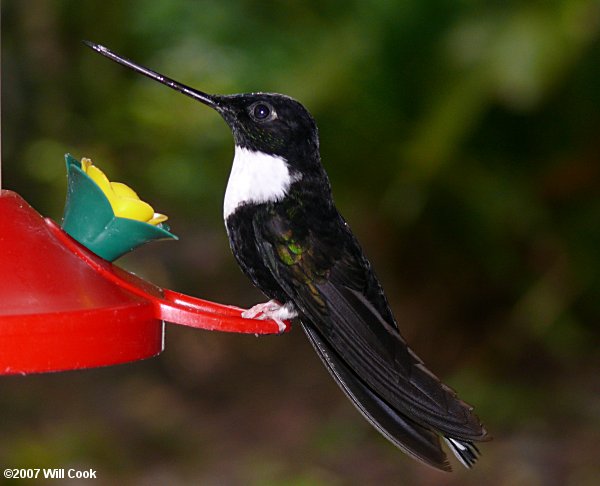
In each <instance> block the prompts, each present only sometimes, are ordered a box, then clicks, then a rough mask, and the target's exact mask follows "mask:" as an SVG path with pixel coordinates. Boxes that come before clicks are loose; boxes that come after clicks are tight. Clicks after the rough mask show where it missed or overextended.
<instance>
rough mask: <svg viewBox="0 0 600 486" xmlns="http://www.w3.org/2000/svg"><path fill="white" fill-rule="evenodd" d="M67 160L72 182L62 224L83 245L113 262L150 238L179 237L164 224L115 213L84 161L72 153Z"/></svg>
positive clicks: (69, 183)
mask: <svg viewBox="0 0 600 486" xmlns="http://www.w3.org/2000/svg"><path fill="white" fill-rule="evenodd" d="M65 160H66V164H67V177H68V182H67V200H66V203H65V211H64V216H63V223H62V228H63V229H64V230H65V231H66V232H67V233H68V234H69V235H70V236H71V237H72V238H74V239H75V240H77V241H78V242H79V243H81V244H82V245H83V246H85V247H86V248H88V249H89V250H91V251H93V252H94V253H95V254H96V255H98V256H100V257H102V258H104V259H105V260H108V261H110V262H111V261H114V260H116V259H117V258H119V257H120V256H123V255H124V254H126V253H128V252H130V251H131V250H133V249H134V248H137V247H138V246H140V245H143V244H144V243H147V242H149V241H153V240H166V239H175V240H176V239H178V238H177V236H175V235H174V234H172V233H170V232H169V231H167V230H166V229H165V227H164V226H163V225H156V226H155V225H152V224H149V223H144V222H141V221H136V220H134V219H127V218H120V217H117V216H115V213H114V211H113V209H112V207H111V205H110V203H109V201H108V198H107V197H106V196H105V194H104V193H103V192H102V189H100V187H99V186H98V185H97V184H96V183H95V182H94V181H93V180H92V179H91V178H90V177H89V176H88V175H87V174H86V173H85V172H83V170H82V169H81V163H80V162H79V161H78V160H77V159H75V158H74V157H73V156H71V155H70V154H67V155H65Z"/></svg>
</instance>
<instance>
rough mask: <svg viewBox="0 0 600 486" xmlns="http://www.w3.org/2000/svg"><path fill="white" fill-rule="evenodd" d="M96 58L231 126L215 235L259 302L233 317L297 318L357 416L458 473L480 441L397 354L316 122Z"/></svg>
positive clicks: (435, 384) (449, 400) (275, 100)
mask: <svg viewBox="0 0 600 486" xmlns="http://www.w3.org/2000/svg"><path fill="white" fill-rule="evenodd" d="M86 44H87V45H88V46H90V47H91V48H92V49H94V50H95V51H97V52H99V53H100V54H102V55H104V56H106V57H108V58H109V59H112V60H113V61H116V62H118V63H120V64H123V65H124V66H126V67H128V68H130V69H133V70H134V71H137V72H138V73H141V74H144V75H146V76H148V77H150V78H152V79H154V80H156V81H158V82H159V83H162V84H165V85H167V86H169V87H171V88H173V89H175V90H177V91H179V92H181V93H183V94H185V95H187V96H190V97H191V98H194V99H195V100H197V101H200V102H201V103H203V104H205V105H207V106H209V107H211V108H213V109H214V110H215V111H216V112H217V113H219V114H220V115H221V116H222V117H223V119H224V120H225V122H226V123H227V124H228V125H229V127H230V128H231V131H232V133H233V138H234V141H235V156H234V159H233V166H232V169H231V174H230V176H229V182H228V184H227V189H226V191H225V200H224V211H223V216H224V220H225V227H226V230H227V235H228V237H229V243H230V246H231V250H232V252H233V254H234V256H235V259H236V260H237V262H238V264H239V265H240V267H241V269H242V270H243V272H244V273H245V274H246V275H247V276H248V277H249V278H250V280H251V281H252V282H253V283H254V285H256V286H257V287H258V288H259V289H260V290H261V291H262V292H263V293H264V294H265V295H266V296H267V297H268V298H269V299H270V300H269V302H267V303H265V304H259V305H257V306H255V307H253V308H252V309H250V310H249V311H246V313H245V314H244V316H245V317H258V318H261V317H263V318H271V319H274V320H275V321H276V322H279V323H282V322H283V320H287V319H298V320H299V321H300V323H301V325H302V328H303V329H304V331H305V333H306V335H307V336H308V339H309V341H310V342H311V343H312V345H313V347H314V349H315V351H316V352H317V354H318V355H319V357H320V358H321V360H322V361H323V363H324V364H325V366H326V368H327V369H328V370H329V372H330V373H331V376H332V377H333V378H334V380H335V381H336V382H337V384H338V385H339V386H340V387H341V389H342V390H343V392H344V393H345V394H346V395H347V396H348V398H349V399H350V400H351V401H352V403H353V404H354V405H355V406H356V408H357V409H358V410H359V411H360V412H361V413H362V414H363V415H364V417H365V418H366V419H367V420H368V421H369V422H370V423H371V424H372V425H373V426H374V427H375V428H376V429H377V430H379V432H381V433H382V434H383V435H384V436H385V437H386V438H387V439H388V440H390V441H391V442H392V443H394V444H395V445H396V446H398V447H399V448H400V449H401V450H403V451H404V452H406V453H408V454H410V455H411V456H413V457H415V458H417V459H419V460H421V461H423V462H424V463H426V464H429V465H430V466H433V467H436V468H439V469H442V470H451V467H450V464H449V462H448V459H447V457H446V454H445V452H444V450H443V449H442V447H441V442H440V438H443V439H445V441H446V442H447V444H448V445H449V447H450V449H451V450H452V452H454V454H455V455H456V457H457V458H458V459H459V460H460V462H462V463H463V464H464V465H465V466H467V467H470V466H472V465H473V464H474V463H475V461H476V460H477V457H478V454H479V451H478V449H477V447H476V446H475V444H474V442H475V441H483V440H486V439H488V436H487V432H486V430H485V428H484V427H483V426H482V425H481V423H480V422H479V419H478V418H477V416H476V415H475V414H474V413H473V411H472V407H471V406H469V405H468V404H466V403H465V402H463V401H461V400H460V399H459V398H458V397H457V395H456V393H455V392H454V391H453V390H452V389H450V388H449V387H447V386H446V385H444V384H443V383H442V382H441V381H440V380H439V379H438V378H437V377H436V376H435V375H434V374H433V373H432V372H431V371H429V370H428V369H427V368H426V367H425V365H424V364H423V361H422V360H421V359H419V357H418V356H417V355H416V354H415V353H414V352H413V351H412V350H411V349H410V348H409V347H408V345H407V343H406V341H405V340H404V338H403V337H402V335H401V333H400V330H399V328H398V324H397V322H396V319H395V318H394V316H393V314H392V311H391V309H390V306H389V304H388V301H387V298H386V296H385V294H384V291H383V288H382V287H381V285H380V283H379V281H378V280H377V277H376V276H375V273H374V271H373V268H372V266H371V264H370V262H369V260H368V259H367V258H366V256H365V254H364V253H363V250H362V248H361V246H360V244H359V242H358V240H357V238H356V236H355V235H354V234H353V233H352V231H351V229H350V226H349V225H348V223H347V222H346V221H345V219H344V218H343V217H342V216H341V214H340V213H339V211H338V209H337V208H336V206H335V204H334V200H333V197H332V191H331V185H330V182H329V178H328V176H327V173H326V172H325V169H324V167H323V165H322V163H321V156H320V152H319V136H318V129H317V125H316V123H315V121H314V119H313V117H312V116H311V115H310V113H309V112H308V110H307V109H306V108H305V107H304V106H303V105H302V104H300V103H299V102H298V101H296V100H294V99H292V98H290V97H288V96H284V95H281V94H273V93H247V94H235V95H211V94H207V93H204V92H202V91H199V90H196V89H194V88H190V87H188V86H185V85H183V84H181V83H179V82H176V81H174V80H172V79H170V78H168V77H166V76H163V75H162V74H159V73H157V72H155V71H152V70H150V69H147V68H145V67H142V66H140V65H138V64H135V63H133V62H131V61H129V60H128V59H125V58H123V57H121V56H119V55H117V54H115V53H113V52H111V51H110V50H108V49H107V48H106V47H104V46H101V45H98V44H93V43H91V42H86Z"/></svg>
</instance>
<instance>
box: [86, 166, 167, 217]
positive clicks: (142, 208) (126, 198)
mask: <svg viewBox="0 0 600 486" xmlns="http://www.w3.org/2000/svg"><path fill="white" fill-rule="evenodd" d="M81 169H82V170H83V172H85V173H86V174H87V175H88V176H89V177H90V179H92V180H93V181H94V182H95V183H96V184H97V185H98V187H100V189H102V192H103V193H104V195H105V196H106V198H107V199H108V202H109V203H110V205H111V207H112V209H113V211H114V213H115V216H117V217H120V218H128V219H135V220H137V221H142V222H144V223H149V224H153V225H157V224H160V223H162V222H164V221H166V220H167V217H166V216H165V215H164V214H159V213H155V212H154V209H152V206H150V204H148V203H147V202H144V201H142V200H141V199H140V197H139V196H138V195H137V193H136V192H135V191H134V190H133V189H132V188H131V187H129V186H127V185H125V184H122V183H121V182H110V181H109V180H108V177H106V175H104V172H102V171H101V170H100V169H99V168H98V167H96V166H95V165H94V164H93V163H92V160H91V159H86V158H83V159H81Z"/></svg>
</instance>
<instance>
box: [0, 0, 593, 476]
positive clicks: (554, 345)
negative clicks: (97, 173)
mask: <svg viewBox="0 0 600 486" xmlns="http://www.w3.org/2000/svg"><path fill="white" fill-rule="evenodd" d="M2 24H3V25H2V27H3V29H2V110H3V111H2V122H3V123H2V158H3V185H4V187H5V188H9V189H12V190H15V191H17V192H19V193H20V194H21V195H22V196H23V197H25V199H27V200H28V201H29V203H30V204H32V205H33V206H34V207H35V208H36V209H37V210H38V211H40V212H41V213H42V214H45V215H48V216H50V217H52V218H54V219H56V220H60V217H61V210H62V205H63V202H64V195H65V188H66V177H65V170H64V162H63V155H64V153H66V152H71V153H73V154H74V155H75V156H76V157H78V158H80V157H82V156H87V157H91V158H92V159H93V160H94V161H95V162H96V163H97V164H99V165H100V166H101V167H102V168H103V169H105V171H106V172H107V174H108V175H109V177H110V178H111V179H112V180H120V181H124V182H127V183H129V184H130V185H131V186H132V187H134V188H135V189H136V190H138V192H139V193H140V194H141V196H142V198H144V199H146V200H149V201H151V202H152V203H153V205H154V207H155V208H156V209H157V210H158V211H160V212H164V213H166V214H168V215H169V216H170V223H171V227H172V229H173V231H174V232H175V233H176V234H178V235H179V236H180V237H181V241H179V242H164V243H155V244H152V245H149V246H147V247H144V248H142V249H141V250H139V251H137V252H136V253H135V254H132V255H130V256H128V257H126V258H123V259H122V260H120V261H119V264H120V265H122V266H123V267H125V268H127V269H129V270H132V271H134V272H136V273H138V274H140V275H142V276H144V277H145V278H148V279H149V280H151V281H153V282H156V283H158V284H160V285H163V286H166V287H169V288H173V289H176V290H179V291H183V292H187V293H190V294H193V295H198V296H202V297H205V298H209V299H213V300H216V301H220V302H227V303H235V304H237V305H243V306H250V305H252V304H254V303H256V302H259V301H261V299H262V298H263V297H262V296H261V294H260V293H259V292H258V291H256V290H255V289H253V288H252V286H251V284H250V283H249V282H248V281H247V280H246V278H245V277H244V276H243V275H242V274H241V272H240V271H239V270H238V269H237V266H236V264H235V262H234V261H233V258H232V256H231V254H230V252H229V248H228V245H227V239H226V235H225V232H224V229H223V224H222V219H221V214H222V198H223V193H224V188H225V184H226V181H227V176H228V171H229V167H230V163H231V159H232V154H233V143H232V139H231V135H230V133H229V130H228V128H227V127H226V125H225V124H224V123H223V121H222V120H221V119H220V118H219V117H218V115H216V114H215V113H214V112H212V111H211V110H209V109H208V108H206V107H204V106H201V105H199V104H196V103H194V102H193V101H192V100H190V99H188V98H185V97H183V96H181V95H179V94H177V93H175V92H173V91H171V90H169V89H167V88H165V87H163V86H160V85H158V84H156V83H154V82H151V81H149V80H147V79H146V78H143V77H141V76H139V75H136V74H134V73H131V72H129V71H127V70H126V69H124V68H122V67H120V66H117V65H116V64H113V63H111V62H110V61H108V60H106V59H104V58H102V57H101V56H99V55H98V54H95V53H94V52H92V51H91V50H89V49H88V48H87V47H85V46H84V45H83V44H82V43H81V40H82V39H90V40H93V41H96V42H99V43H102V44H105V45H107V46H109V47H110V48H112V49H114V50H115V51H117V52H119V53H120V54H122V55H125V56H127V57H130V58H132V59H134V60H136V61H137V62H140V63H142V64H145V65H147V66H149V67H151V68H153V69H156V70H158V71H161V72H164V73H165V74H167V75H170V76H171V77H173V78H175V79H177V80H180V81H182V82H184V83H187V84H190V85H192V86H195V87H198V88H199V89H202V90H206V91H208V92H215V93H233V92H247V91H275V92H281V93H286V94H289V95H291V96H293V97H295V98H297V99H299V100H300V101H302V102H303V103H304V104H305V105H306V106H307V107H308V108H309V110H310V111H311V112H312V113H313V115H314V116H315V118H316V119H317V122H318V124H319V127H320V134H321V146H322V155H323V160H324V164H325V166H326V168H327V170H328V172H329V174H330V177H331V181H332V184H333V188H334V195H335V197H336V201H337V204H338V206H339V208H340V209H341V211H342V213H343V214H344V215H345V217H346V219H347V220H348V221H349V222H350V224H351V225H352V227H353V229H354V231H355V233H357V235H358V236H359V239H360V240H361V241H362V243H363V246H364V247H365V251H366V253H367V254H368V255H369V257H370V258H371V260H372V261H373V264H374V266H375V269H376V271H377V273H378V275H379V277H380V279H381V281H382V283H383V285H384V287H385V288H386V290H387V294H388V298H389V300H390V301H391V304H392V306H393V308H394V311H395V313H396V315H397V318H398V321H399V323H400V325H401V328H402V332H403V334H404V335H405V337H406V338H407V339H408V341H409V342H410V343H411V345H412V347H413V349H414V350H415V351H416V352H417V353H418V354H419V355H420V356H421V357H422V358H423V359H424V360H425V362H426V363H427V364H428V365H429V367H430V368H431V369H432V370H433V371H434V372H436V374H438V375H439V376H440V377H441V378H443V380H444V381H445V382H447V383H448V384H450V385H451V386H453V387H454V388H456V389H457V390H458V392H459V395H460V396H461V397H462V398H463V399H464V400H466V401H467V402H469V403H471V404H472V405H474V406H475V408H476V410H477V413H478V415H479V416H480V418H481V419H482V421H483V422H484V423H485V424H486V426H487V427H488V429H489V431H490V432H491V434H492V435H493V436H494V438H495V439H494V441H492V442H490V443H487V444H483V445H482V447H481V449H482V452H483V456H482V458H481V460H480V462H479V464H478V465H477V467H476V468H475V469H473V470H472V471H466V470H464V469H462V467H461V466H460V465H459V464H458V463H456V462H454V464H455V469H456V472H455V473H453V474H451V475H449V474H444V473H439V472H437V471H435V470H432V469H430V468H427V467H425V466H422V465H420V464H418V463H416V462H414V461H412V460H410V459H409V458H408V457H406V456H405V455H403V454H402V453H401V452H399V451H398V450H396V449H395V448H394V447H393V446H391V445H390V444H388V443H387V441H385V440H384V439H383V438H382V437H381V436H380V435H379V434H378V433H376V432H375V431H374V430H373V429H372V428H371V427H370V426H369V425H368V424H367V423H366V422H365V421H364V420H363V419H362V418H361V416H360V415H359V414H358V412H356V411H355V410H354V408H353V407H352V406H351V405H350V403H349V402H348V401H347V400H346V398H345V397H344V396H343V395H342V393H341V392H340V391H339V390H338V388H337V387H336V385H335V384H334V383H333V381H332V380H331V379H330V378H329V376H328V374H327V372H326V371H325V369H324V368H323V367H322V366H321V364H320V363H319V362H318V359H317V357H316V356H315V355H314V353H313V351H312V349H311V348H310V346H309V344H308V343H307V341H306V339H305V337H304V335H303V333H302V332H301V330H300V329H299V327H296V328H295V329H294V330H293V332H292V333H291V334H288V335H286V336H281V337H267V338H260V339H257V338H255V337H248V336H238V335H225V334H217V333H209V332H203V331H193V330H189V329H184V328H178V327H177V326H169V327H168V329H167V348H166V351H165V352H164V353H163V354H162V355H161V356H160V357H158V358H156V359H153V360H149V361H146V362H142V363H135V364H129V365H123V366H118V367H113V368H107V369H99V370H92V371H85V372H68V373H59V374H50V375H41V376H28V377H4V378H1V379H0V417H1V419H0V423H1V429H0V430H1V432H0V464H1V465H2V466H11V467H20V466H24V467H69V466H71V465H74V466H75V467H81V468H90V467H91V468H94V469H97V471H98V476H99V477H100V481H99V484H102V483H114V482H116V481H118V482H119V483H121V484H165V483H169V484H187V483H189V482H196V483H200V484H209V485H210V484H214V485H222V484H223V485H229V484H232V485H236V484H250V485H253V484H255V485H287V484H291V485H313V484H314V485H345V484H384V485H387V484H407V485H411V484H416V485H421V484H423V485H446V484H448V485H480V484H483V482H484V481H485V484H488V485H574V486H579V485H596V484H598V478H599V477H600V461H599V460H598V459H599V454H600V373H599V370H600V357H599V353H598V349H599V344H600V339H599V338H600V332H599V330H598V320H599V318H600V258H599V250H600V43H599V36H600V4H599V3H598V2H597V0H562V1H559V0H555V1H547V2H535V1H530V2H517V1H508V2H507V1H503V2H500V1H488V2H477V1H455V0H454V1H451V0H435V1H428V2H424V1H421V0H403V1H389V2H386V1H375V0H370V1H369V0H367V1H365V0H363V1H358V0H356V1H350V0H343V1H342V0H339V1H334V0H319V1H316V0H313V1H300V0H290V1H286V2H277V1H272V0H271V1H250V0H234V1H229V2H224V1H222V0H211V1H180V0H145V1H143V0H137V1H127V2H121V1H116V0H103V1H100V0H89V1H75V0H71V1H67V0H64V1H58V0H56V1H50V0H28V1H26V2H25V1H17V0H12V1H11V0H4V1H2Z"/></svg>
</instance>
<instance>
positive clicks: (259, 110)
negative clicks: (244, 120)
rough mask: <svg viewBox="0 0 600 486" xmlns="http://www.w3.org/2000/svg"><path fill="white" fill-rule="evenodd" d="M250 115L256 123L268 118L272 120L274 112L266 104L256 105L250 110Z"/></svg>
mask: <svg viewBox="0 0 600 486" xmlns="http://www.w3.org/2000/svg"><path fill="white" fill-rule="evenodd" d="M250 113H251V114H252V118H254V119H255V120H257V121H265V120H268V119H270V118H273V115H274V111H273V108H272V107H271V105H268V104H267V103H256V104H255V105H254V106H253V107H252V108H251V111H250Z"/></svg>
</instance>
